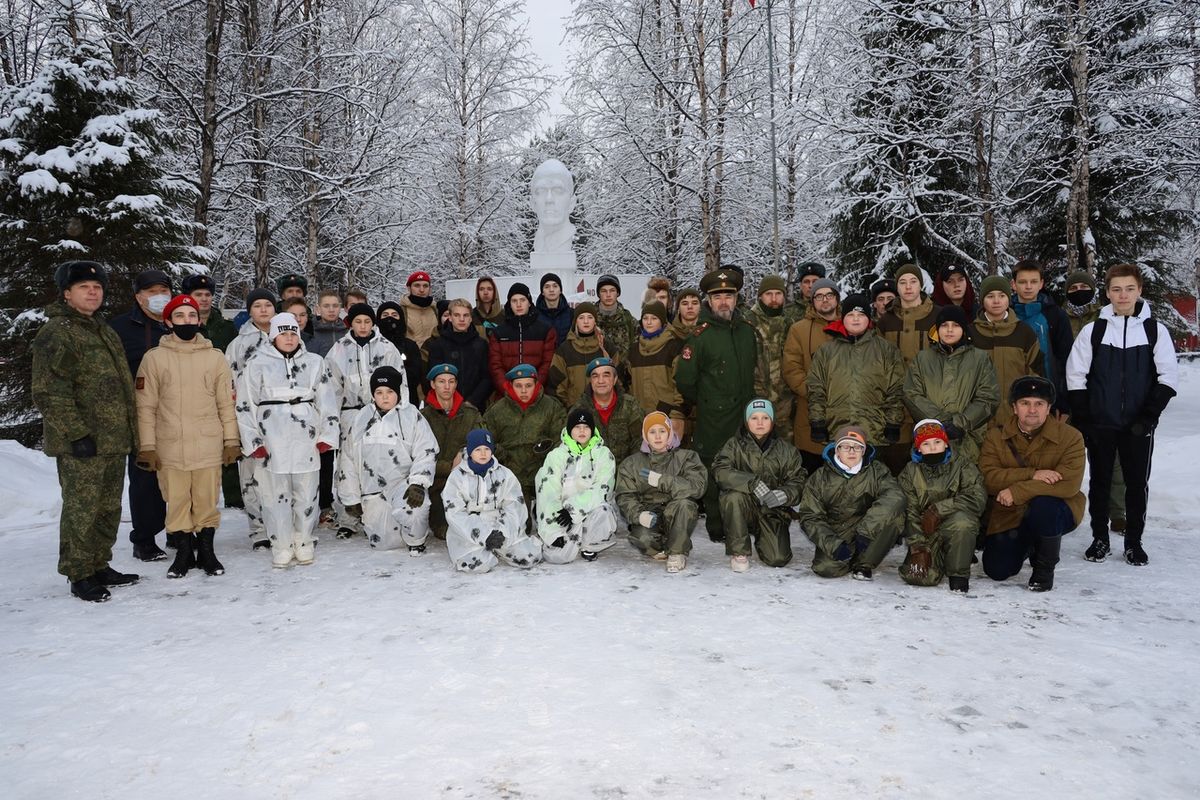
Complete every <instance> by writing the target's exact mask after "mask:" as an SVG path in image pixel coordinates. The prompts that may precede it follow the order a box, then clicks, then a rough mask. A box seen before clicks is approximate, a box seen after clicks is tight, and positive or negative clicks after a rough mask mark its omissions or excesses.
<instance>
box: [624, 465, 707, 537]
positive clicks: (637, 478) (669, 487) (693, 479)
mask: <svg viewBox="0 0 1200 800" xmlns="http://www.w3.org/2000/svg"><path fill="white" fill-rule="evenodd" d="M643 469H648V470H651V471H653V472H657V473H659V474H661V475H662V478H661V479H659V482H658V486H651V485H650V484H649V483H648V482H647V481H646V479H645V478H643V477H642V476H641V471H642V470H643ZM707 485H708V470H706V469H705V468H704V463H703V462H702V461H701V460H700V457H699V456H698V455H696V453H695V451H693V450H684V449H683V448H676V449H674V450H668V451H667V452H665V453H643V452H642V451H641V450H638V451H637V452H636V453H634V454H633V455H631V456H630V457H629V458H627V459H625V460H624V461H622V462H621V465H620V466H619V467H617V488H616V497H617V506H618V507H619V508H620V509H621V513H622V514H623V515H624V516H625V519H627V520H631V521H633V520H637V516H638V514H640V513H642V512H643V511H646V510H647V509H650V508H662V507H663V506H665V505H666V504H667V503H669V502H671V501H672V500H685V499H688V500H699V499H700V496H701V495H703V494H704V489H705V487H706V486H707Z"/></svg>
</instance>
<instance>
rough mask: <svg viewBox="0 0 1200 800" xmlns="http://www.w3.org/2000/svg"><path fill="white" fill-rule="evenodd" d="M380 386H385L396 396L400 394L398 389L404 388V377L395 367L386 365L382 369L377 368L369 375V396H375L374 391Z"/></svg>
mask: <svg viewBox="0 0 1200 800" xmlns="http://www.w3.org/2000/svg"><path fill="white" fill-rule="evenodd" d="M380 386H386V387H387V388H389V389H391V390H392V391H393V392H395V393H396V394H401V392H400V389H401V388H403V386H404V376H402V375H401V374H400V370H398V369H396V368H395V367H390V366H388V365H386V364H385V365H383V366H382V367H377V368H376V369H375V371H374V372H372V373H371V394H375V390H376V389H378V388H379V387H380Z"/></svg>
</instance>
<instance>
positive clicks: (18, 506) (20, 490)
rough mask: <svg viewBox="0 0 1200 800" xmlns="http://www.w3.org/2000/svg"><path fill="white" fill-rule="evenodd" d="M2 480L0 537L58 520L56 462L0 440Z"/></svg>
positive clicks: (37, 451) (0, 474)
mask: <svg viewBox="0 0 1200 800" xmlns="http://www.w3.org/2000/svg"><path fill="white" fill-rule="evenodd" d="M0 476H3V477H2V478H0V536H5V535H7V534H10V533H12V532H13V531H16V530H20V529H23V528H25V527H27V526H29V525H37V524H43V523H47V522H55V521H57V520H58V513H59V509H60V508H62V502H61V500H60V496H59V490H58V471H57V470H56V468H55V465H54V459H52V458H47V457H46V456H45V455H44V454H43V453H42V452H41V451H39V450H29V449H27V448H24V447H22V446H21V445H20V444H18V443H17V442H14V441H12V440H11V439H0ZM56 532H57V531H56Z"/></svg>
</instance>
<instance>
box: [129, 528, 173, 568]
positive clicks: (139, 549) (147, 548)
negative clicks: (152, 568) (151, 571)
mask: <svg viewBox="0 0 1200 800" xmlns="http://www.w3.org/2000/svg"><path fill="white" fill-rule="evenodd" d="M168 535H170V534H168ZM133 557H134V558H136V559H137V560H138V561H166V560H167V554H166V553H164V552H163V549H162V548H161V547H159V546H158V545H157V544H155V543H154V540H153V539H151V540H150V541H148V542H146V543H145V544H135V545H134V546H133Z"/></svg>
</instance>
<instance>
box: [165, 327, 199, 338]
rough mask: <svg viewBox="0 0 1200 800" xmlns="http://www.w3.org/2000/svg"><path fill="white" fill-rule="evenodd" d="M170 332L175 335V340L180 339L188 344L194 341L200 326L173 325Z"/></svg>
mask: <svg viewBox="0 0 1200 800" xmlns="http://www.w3.org/2000/svg"><path fill="white" fill-rule="evenodd" d="M171 332H172V333H174V334H175V336H176V338H178V339H181V340H183V341H185V342H190V341H191V340H192V339H195V338H196V334H197V333H199V332H200V326H199V325H173V326H171Z"/></svg>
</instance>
